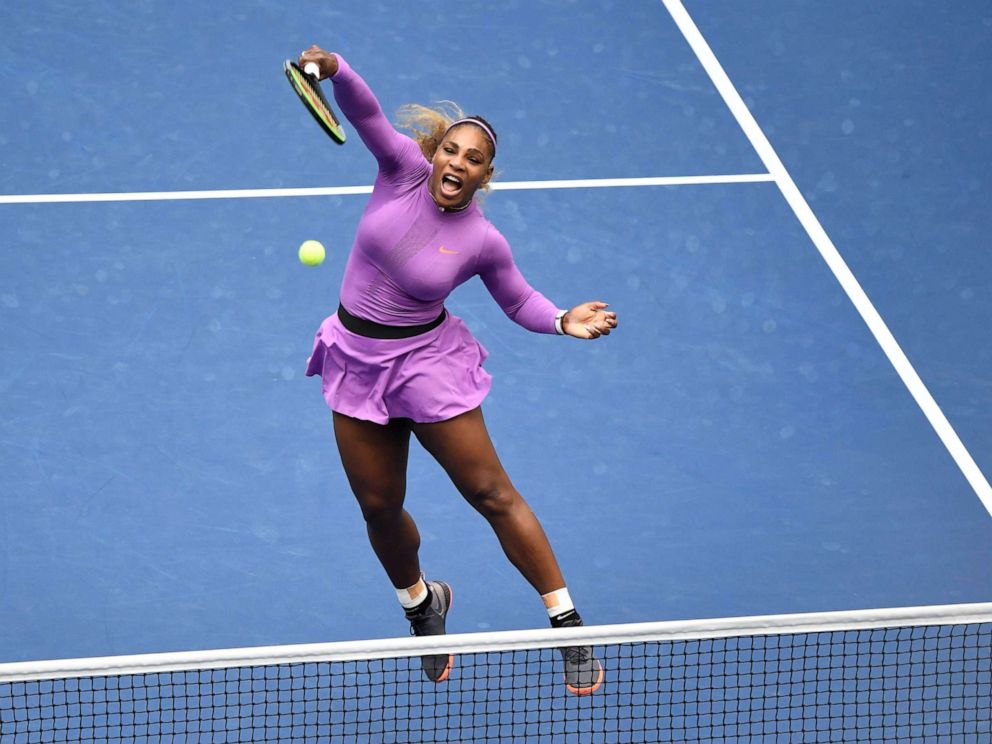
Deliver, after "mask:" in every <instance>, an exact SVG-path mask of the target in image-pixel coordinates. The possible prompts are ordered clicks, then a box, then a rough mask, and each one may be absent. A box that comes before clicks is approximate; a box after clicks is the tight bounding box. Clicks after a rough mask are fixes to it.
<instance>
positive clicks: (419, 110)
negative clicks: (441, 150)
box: [396, 101, 465, 160]
mask: <svg viewBox="0 0 992 744" xmlns="http://www.w3.org/2000/svg"><path fill="white" fill-rule="evenodd" d="M434 106H435V107H434V108H430V107H428V106H421V105H420V104H419V103H407V104H404V105H403V106H400V109H399V111H398V112H397V113H396V124H397V125H398V126H399V128H400V129H406V130H407V131H408V132H410V134H412V135H413V139H414V141H415V142H416V143H417V144H418V145H420V151H421V152H422V153H423V154H424V157H425V158H427V159H428V160H433V159H434V153H436V152H437V148H438V147H440V146H441V140H442V139H444V133H445V132H447V131H448V127H450V126H451V125H452V124H454V123H455V122H456V121H458V120H459V119H464V118H465V112H464V111H462V109H461V106H459V105H458V104H457V103H455V102H454V101H437V102H436V103H435V104H434Z"/></svg>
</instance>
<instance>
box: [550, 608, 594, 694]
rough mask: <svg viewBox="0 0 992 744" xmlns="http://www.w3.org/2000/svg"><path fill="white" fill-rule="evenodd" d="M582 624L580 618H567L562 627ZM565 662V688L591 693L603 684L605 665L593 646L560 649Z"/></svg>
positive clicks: (570, 690) (573, 692) (576, 691)
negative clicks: (600, 660)
mask: <svg viewBox="0 0 992 744" xmlns="http://www.w3.org/2000/svg"><path fill="white" fill-rule="evenodd" d="M580 625H582V620H581V619H580V618H575V619H574V620H567V621H565V623H564V624H562V626H561V627H563V628H574V627H577V626H580ZM558 650H559V651H561V657H562V659H563V660H564V662H565V675H564V676H565V689H567V690H568V691H569V692H570V693H572V694H573V695H591V694H592V693H594V692H596V690H598V689H599V687H600V685H602V684H603V676H604V672H603V665H602V664H600V663H599V659H597V658H596V655H595V654H594V653H593V652H592V646H568V647H566V648H560V649H558Z"/></svg>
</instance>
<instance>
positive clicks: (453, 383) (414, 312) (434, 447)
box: [299, 46, 617, 695]
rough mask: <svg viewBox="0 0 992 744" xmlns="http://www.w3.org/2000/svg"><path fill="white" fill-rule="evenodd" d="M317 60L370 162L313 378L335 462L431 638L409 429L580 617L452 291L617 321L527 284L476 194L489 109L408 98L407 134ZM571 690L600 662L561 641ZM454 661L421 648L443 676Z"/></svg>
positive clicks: (512, 308)
mask: <svg viewBox="0 0 992 744" xmlns="http://www.w3.org/2000/svg"><path fill="white" fill-rule="evenodd" d="M311 62H314V63H316V64H317V65H318V66H319V68H320V77H321V79H326V78H329V79H330V80H331V81H332V83H333V86H334V98H335V100H336V101H337V104H338V106H339V107H340V109H341V111H342V112H343V113H344V115H345V117H346V118H347V119H348V120H349V121H350V122H351V124H352V125H353V126H354V127H355V129H356V131H357V132H358V134H359V136H360V137H361V139H362V141H363V142H364V143H365V145H366V147H368V149H369V150H370V151H371V153H372V155H373V156H374V157H375V159H376V161H377V163H378V174H377V176H376V179H375V185H374V187H373V191H372V196H371V198H370V199H369V202H368V205H367V207H366V208H365V212H364V214H363V215H362V218H361V221H360V222H359V224H358V229H357V233H356V236H355V242H354V245H353V246H352V249H351V253H350V256H349V258H348V263H347V266H346V268H345V271H344V278H343V280H342V284H341V292H340V306H339V307H338V310H337V312H336V313H335V314H334V315H331V316H330V317H329V318H327V319H326V320H325V321H324V322H323V323H322V324H321V326H320V329H319V330H318V331H317V335H316V339H315V341H314V347H313V353H312V354H311V357H310V360H309V362H308V367H307V375H308V376H313V375H319V376H320V377H321V378H322V389H323V394H324V398H325V400H326V401H327V404H328V406H329V407H330V408H331V410H332V411H333V419H334V434H335V439H336V441H337V446H338V451H339V453H340V455H341V462H342V464H343V466H344V470H345V473H346V474H347V476H348V481H349V483H350V484H351V488H352V490H353V491H354V493H355V496H356V498H357V499H358V503H359V505H360V507H361V510H362V514H363V516H364V518H365V522H366V525H367V529H368V535H369V540H370V542H371V544H372V548H373V550H374V551H375V554H376V556H378V558H379V561H380V562H381V563H382V566H383V568H384V569H385V571H386V574H387V575H388V577H389V579H390V581H392V584H393V587H394V588H395V589H396V594H397V596H398V597H399V601H400V604H401V605H402V606H403V607H404V609H405V610H406V617H407V619H408V620H409V621H410V625H411V629H412V632H413V633H414V634H416V635H440V634H443V633H444V632H445V618H446V616H447V614H448V611H449V610H450V608H451V602H452V590H451V587H450V586H449V585H448V584H447V583H445V582H444V581H437V580H430V581H429V580H427V579H425V578H424V575H423V574H422V572H421V566H420V560H419V556H418V551H419V548H420V535H419V533H418V531H417V526H416V524H415V523H414V521H413V519H412V518H411V516H410V514H408V513H407V511H406V510H405V509H404V506H403V502H404V498H405V495H406V471H407V455H408V452H409V446H410V434H411V433H412V434H413V435H414V436H415V437H416V438H417V440H418V441H419V442H420V444H421V445H422V446H423V447H424V448H425V449H426V450H427V451H428V452H429V453H430V454H431V455H432V456H433V457H434V458H435V459H436V460H437V461H438V463H439V464H440V465H441V467H443V468H444V470H445V471H446V472H447V474H448V476H449V477H450V478H451V480H452V482H453V483H454V485H455V487H456V488H457V489H458V491H459V492H460V493H461V494H462V496H463V497H464V498H465V499H466V500H467V501H468V502H469V504H471V505H472V506H473V507H474V508H475V509H476V510H477V511H478V512H479V513H480V514H482V516H483V517H485V519H486V520H487V521H488V522H489V524H490V525H491V526H492V528H493V530H494V531H495V533H496V536H497V538H498V539H499V542H500V545H501V546H502V548H503V550H504V552H505V553H506V555H507V557H508V558H509V560H510V561H511V562H512V563H513V565H514V566H516V568H517V569H518V570H519V571H520V573H521V574H522V575H523V576H524V578H525V579H526V580H527V581H528V582H529V583H530V584H531V585H532V586H533V587H534V589H535V590H536V591H537V592H538V593H539V594H540V595H541V597H542V599H543V600H544V604H545V607H546V608H547V611H548V615H549V617H550V619H551V624H552V625H553V626H554V627H567V626H575V625H581V624H582V620H581V618H580V617H579V614H578V613H577V612H576V610H575V607H574V605H573V603H572V600H571V598H570V597H569V593H568V589H567V588H566V585H565V580H564V578H563V577H562V573H561V569H560V568H559V567H558V562H557V560H556V559H555V555H554V553H553V552H552V550H551V545H550V544H549V542H548V539H547V537H546V536H545V534H544V530H543V528H542V527H541V524H540V522H538V520H537V518H536V517H535V516H534V514H533V512H532V511H531V510H530V507H529V506H528V505H527V503H526V502H525V501H524V499H523V498H522V497H521V495H520V494H519V493H518V492H517V490H516V489H515V488H514V487H513V484H512V483H511V482H510V478H509V476H508V475H507V473H506V471H505V470H504V469H503V466H502V464H501V463H500V460H499V457H498V456H497V454H496V451H495V449H494V448H493V444H492V442H491V441H490V438H489V433H488V431H487V430H486V424H485V421H484V420H483V417H482V410H481V408H480V404H481V403H482V400H483V398H485V397H486V394H487V393H488V392H489V387H490V377H489V375H488V374H487V373H486V371H485V370H484V369H483V367H482V364H483V362H484V361H485V358H486V356H487V352H486V350H485V349H484V348H483V347H482V346H481V345H480V344H479V343H478V342H477V341H476V340H475V338H473V336H472V334H471V333H470V332H469V330H468V328H467V327H466V326H465V324H464V323H463V322H462V321H461V320H460V319H459V318H457V317H455V316H454V315H452V314H450V313H448V312H447V311H446V310H445V308H444V301H445V299H446V298H447V297H448V295H449V294H450V293H451V291H452V290H453V289H454V288H455V287H457V286H458V285H460V284H462V283H464V282H465V281H467V280H468V279H470V278H471V277H473V276H475V275H478V276H479V277H481V279H482V281H483V282H484V284H485V286H486V288H487V289H488V290H489V292H490V294H492V296H493V299H495V300H496V302H497V303H498V304H499V306H500V307H501V308H502V309H503V311H504V312H505V313H506V314H507V316H509V317H510V318H511V319H512V320H513V321H515V322H516V323H518V324H520V325H521V326H523V327H524V328H526V329H528V330H530V331H534V332H535V333H548V334H554V333H558V334H561V335H569V336H573V337H575V338H581V339H595V338H599V337H600V336H605V335H608V334H609V333H610V331H611V330H613V329H614V328H616V327H617V317H616V314H615V313H613V312H611V311H607V310H606V307H607V305H606V303H603V302H585V303H582V304H580V305H577V306H575V307H573V308H572V309H571V310H567V311H566V310H561V309H559V308H558V307H557V306H556V305H554V304H552V303H551V302H550V301H549V300H548V299H546V298H545V297H544V296H543V295H541V294H540V293H539V292H537V291H536V290H534V289H533V288H532V287H531V286H530V285H529V284H528V283H527V281H526V280H525V279H524V277H523V276H522V274H521V273H520V271H519V269H518V268H517V266H516V264H515V263H514V260H513V256H512V254H511V252H510V247H509V245H508V244H507V242H506V240H505V239H504V238H503V236H502V235H500V233H499V232H498V231H497V230H496V228H495V227H493V225H492V224H491V223H490V222H489V221H488V220H487V219H486V218H485V216H484V215H483V213H482V211H481V210H480V208H479V206H478V205H477V204H476V203H475V201H474V197H475V195H476V192H477V191H478V190H479V189H480V188H483V187H484V186H486V184H487V183H488V182H489V179H490V178H491V177H492V175H493V159H494V158H495V156H496V142H497V138H496V133H495V131H494V130H493V128H492V126H491V125H490V124H489V123H488V122H487V121H486V120H485V119H483V118H482V117H478V116H472V117H464V116H462V115H461V114H460V112H459V113H458V114H456V115H455V116H454V117H451V116H449V115H447V113H446V112H442V111H434V110H432V109H427V108H424V107H422V106H407V107H405V108H404V113H405V117H406V122H407V124H408V125H409V128H410V129H411V130H412V132H413V134H414V136H415V139H411V138H410V137H408V136H406V135H404V134H401V133H400V132H398V131H397V130H396V129H394V128H393V126H392V125H391V124H390V123H389V121H388V120H387V118H386V116H385V115H384V114H383V111H382V108H381V107H380V105H379V102H378V101H377V100H376V98H375V96H374V95H373V93H372V91H371V90H370V89H369V87H368V85H367V84H366V83H365V81H364V80H362V78H361V77H360V76H359V75H358V74H357V73H355V71H354V70H352V69H351V67H350V66H349V65H348V63H347V62H346V61H345V60H344V59H343V58H342V57H341V56H339V55H336V54H332V53H329V52H327V51H324V50H323V49H320V48H319V47H317V46H312V47H310V49H308V50H306V51H305V52H303V54H302V55H301V56H300V60H299V64H300V66H301V67H304V66H305V65H306V64H308V63H311ZM562 656H563V660H564V668H565V671H564V676H565V684H566V686H567V689H568V690H569V691H570V692H572V693H574V694H577V695H585V694H588V693H591V692H594V691H595V690H596V689H597V688H598V687H599V686H600V684H601V683H602V680H603V668H602V665H601V664H600V662H599V660H598V659H596V658H595V656H594V655H593V653H592V649H591V648H589V647H576V648H568V649H563V650H562ZM451 665H452V657H450V656H448V655H435V656H427V657H424V659H423V666H424V672H425V674H426V675H427V676H428V677H429V678H430V679H431V680H433V681H435V682H442V681H444V680H445V679H447V677H448V673H449V671H450V670H451Z"/></svg>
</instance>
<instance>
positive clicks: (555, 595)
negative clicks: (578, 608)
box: [541, 587, 575, 617]
mask: <svg viewBox="0 0 992 744" xmlns="http://www.w3.org/2000/svg"><path fill="white" fill-rule="evenodd" d="M541 599H543V600H544V606H545V608H546V609H547V610H548V617H557V616H558V615H563V614H564V613H566V612H568V611H569V610H574V609H575V605H573V604H572V598H571V597H570V596H569V595H568V589H567V588H565V587H562V588H561V589H555V591H553V592H548V593H547V594H542V595H541Z"/></svg>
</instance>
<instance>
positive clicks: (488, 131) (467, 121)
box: [444, 119, 496, 158]
mask: <svg viewBox="0 0 992 744" xmlns="http://www.w3.org/2000/svg"><path fill="white" fill-rule="evenodd" d="M459 124H475V126H477V127H480V128H481V129H482V131H483V132H485V133H486V136H488V137H489V141H490V142H491V143H492V145H493V157H494V158H495V157H496V135H495V134H493V130H492V129H490V128H489V127H487V126H486V125H485V124H484V123H483V122H481V121H479V120H478V119H459V120H458V121H455V122H452V123H451V126H449V127H448V128H447V129H446V130H445V132H444V133H445V134H447V133H448V132H450V131H451V130H452V129H454V128H455V127H457V126H458V125H459Z"/></svg>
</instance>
